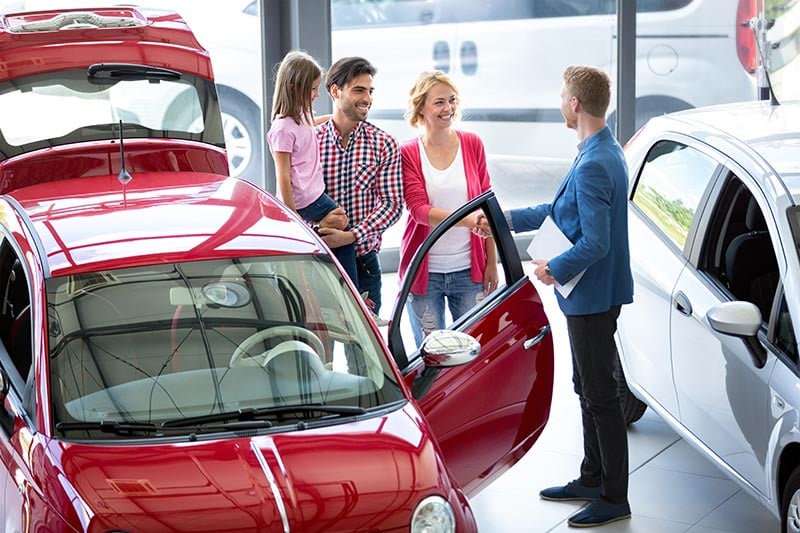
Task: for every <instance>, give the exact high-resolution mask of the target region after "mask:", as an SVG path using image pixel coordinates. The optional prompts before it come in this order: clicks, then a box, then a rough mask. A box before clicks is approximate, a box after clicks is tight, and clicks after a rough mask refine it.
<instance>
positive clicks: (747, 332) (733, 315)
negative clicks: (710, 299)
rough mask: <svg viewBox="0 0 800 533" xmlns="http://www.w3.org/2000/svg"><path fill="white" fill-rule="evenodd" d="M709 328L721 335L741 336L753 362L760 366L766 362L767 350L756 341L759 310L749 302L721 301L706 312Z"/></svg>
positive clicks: (759, 323) (759, 325)
mask: <svg viewBox="0 0 800 533" xmlns="http://www.w3.org/2000/svg"><path fill="white" fill-rule="evenodd" d="M706 319H707V320H708V324H709V325H710V326H711V329H713V330H714V331H716V332H717V333H722V334H723V335H730V336H733V337H741V338H742V340H744V342H745V343H746V344H747V346H748V347H749V348H750V353H751V355H752V357H753V363H754V364H755V365H756V367H757V368H761V367H763V366H764V364H765V363H766V362H767V351H766V350H765V349H764V347H763V346H761V343H760V342H759V341H758V337H757V335H758V330H759V329H761V311H759V310H758V307H756V306H755V304H752V303H750V302H742V301H737V302H723V303H721V304H719V305H715V306H714V307H712V308H711V309H709V310H708V313H706Z"/></svg>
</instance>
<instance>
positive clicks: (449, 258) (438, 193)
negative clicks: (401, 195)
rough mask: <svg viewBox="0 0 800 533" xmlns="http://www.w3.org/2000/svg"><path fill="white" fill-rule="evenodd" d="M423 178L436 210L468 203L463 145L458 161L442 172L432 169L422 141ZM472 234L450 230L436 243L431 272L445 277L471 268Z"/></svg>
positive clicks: (448, 209) (450, 209) (432, 254)
mask: <svg viewBox="0 0 800 533" xmlns="http://www.w3.org/2000/svg"><path fill="white" fill-rule="evenodd" d="M418 142H419V154H420V161H421V162H422V175H423V176H424V177H425V189H426V191H427V192H428V199H429V200H430V203H431V205H432V206H434V207H438V208H440V209H445V210H447V211H455V210H456V209H458V208H459V207H461V206H462V205H464V204H465V203H467V200H468V196H467V176H466V174H465V172H464V159H463V157H462V155H461V143H460V142H459V143H458V150H457V151H456V157H455V159H453V162H452V163H450V166H449V167H447V168H446V169H444V170H439V169H436V168H434V167H433V165H431V163H430V161H429V160H428V154H426V153H425V147H424V146H423V145H422V139H420V140H419V141H418ZM470 266H471V262H470V231H469V230H468V229H467V228H462V227H456V228H450V229H449V230H447V233H445V234H444V235H443V236H442V238H441V239H439V240H438V241H436V244H434V245H433V247H432V248H431V251H430V253H429V255H428V271H429V272H436V273H441V274H445V273H448V272H458V271H460V270H466V269H468V268H470Z"/></svg>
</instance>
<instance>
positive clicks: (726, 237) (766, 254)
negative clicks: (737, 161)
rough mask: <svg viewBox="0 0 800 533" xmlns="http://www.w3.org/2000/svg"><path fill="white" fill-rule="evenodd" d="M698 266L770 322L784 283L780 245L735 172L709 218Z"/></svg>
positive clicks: (730, 176) (757, 204)
mask: <svg viewBox="0 0 800 533" xmlns="http://www.w3.org/2000/svg"><path fill="white" fill-rule="evenodd" d="M698 268H699V270H701V271H703V272H705V273H706V274H708V276H709V277H710V278H711V279H712V280H713V281H715V282H716V284H717V285H718V286H719V287H721V288H722V289H723V290H724V291H726V292H727V293H729V295H730V297H731V298H732V299H735V300H743V301H747V302H751V303H753V304H755V305H756V307H758V309H759V311H760V312H761V317H762V320H763V321H764V323H767V322H768V321H769V318H770V315H771V312H772V303H773V301H774V299H775V291H776V290H777V288H778V283H779V268H778V262H777V258H776V255H775V246H774V243H773V238H772V236H771V235H770V232H769V230H768V227H767V223H766V219H765V216H764V211H763V209H762V208H761V206H760V205H759V203H758V200H757V198H756V197H755V196H754V194H753V192H751V191H750V190H749V189H748V188H747V186H745V184H744V183H743V182H742V180H741V179H740V178H739V177H737V176H736V175H735V174H734V173H733V172H729V173H728V176H727V177H726V179H725V181H724V183H723V185H722V186H721V188H720V193H719V196H718V197H717V200H716V202H715V204H714V208H713V211H712V212H711V215H710V216H709V219H708V227H707V229H706V230H705V239H704V241H703V243H702V247H701V251H700V254H699V260H698Z"/></svg>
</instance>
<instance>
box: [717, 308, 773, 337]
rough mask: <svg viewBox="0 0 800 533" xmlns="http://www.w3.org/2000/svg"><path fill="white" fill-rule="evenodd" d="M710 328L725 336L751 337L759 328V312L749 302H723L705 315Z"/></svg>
mask: <svg viewBox="0 0 800 533" xmlns="http://www.w3.org/2000/svg"><path fill="white" fill-rule="evenodd" d="M706 318H707V319H708V323H709V325H710V326H711V328H712V329H713V330H714V331H716V332H718V333H723V334H725V335H733V336H736V337H753V336H754V335H756V334H757V333H758V330H759V328H761V311H759V310H758V307H756V306H755V305H754V304H752V303H750V302H741V301H739V302H724V303H721V304H719V305H717V306H714V307H712V308H711V309H709V310H708V313H706Z"/></svg>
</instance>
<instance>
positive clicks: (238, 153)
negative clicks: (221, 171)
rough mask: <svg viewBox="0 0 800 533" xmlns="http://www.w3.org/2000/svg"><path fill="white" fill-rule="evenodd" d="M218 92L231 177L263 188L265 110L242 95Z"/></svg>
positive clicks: (223, 88)
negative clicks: (263, 113) (263, 111)
mask: <svg viewBox="0 0 800 533" xmlns="http://www.w3.org/2000/svg"><path fill="white" fill-rule="evenodd" d="M218 90H219V101H220V109H221V111H222V127H223V130H224V133H225V148H226V150H227V152H228V166H229V168H230V175H231V176H232V177H234V178H242V179H245V180H247V181H250V182H252V183H255V184H256V185H259V186H262V187H263V186H265V185H267V184H265V183H263V179H264V176H263V173H264V172H263V163H262V158H263V153H264V149H263V146H262V140H261V109H260V108H259V107H258V106H257V105H256V104H254V103H253V102H252V101H250V99H249V98H247V97H246V96H244V95H243V94H242V93H240V92H238V91H235V90H233V89H230V88H226V87H222V86H220V87H218Z"/></svg>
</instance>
